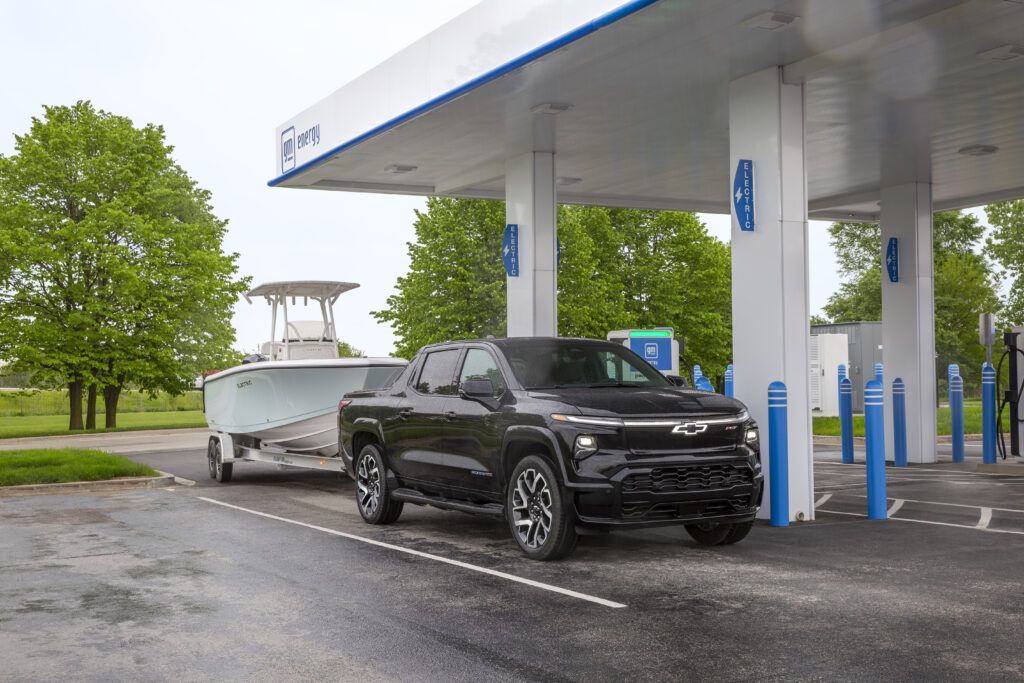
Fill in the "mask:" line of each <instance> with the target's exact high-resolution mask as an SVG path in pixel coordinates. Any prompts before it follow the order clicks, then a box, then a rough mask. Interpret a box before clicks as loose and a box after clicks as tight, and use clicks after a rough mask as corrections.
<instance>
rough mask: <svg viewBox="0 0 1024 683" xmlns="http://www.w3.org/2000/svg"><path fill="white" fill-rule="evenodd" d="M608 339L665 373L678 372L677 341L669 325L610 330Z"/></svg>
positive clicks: (673, 373)
mask: <svg viewBox="0 0 1024 683" xmlns="http://www.w3.org/2000/svg"><path fill="white" fill-rule="evenodd" d="M607 339H608V341H611V342H616V343H618V344H622V345H623V346H627V347H629V349H630V350H632V351H633V352H634V353H635V354H637V355H638V356H640V357H641V358H643V359H644V360H645V361H647V362H648V363H650V364H651V365H653V366H654V367H655V368H656V369H657V370H660V371H661V372H662V373H663V374H666V375H678V374H679V341H678V340H677V339H676V337H675V330H673V329H672V328H671V327H656V328H655V329H653V330H612V331H611V332H609V333H608V337H607Z"/></svg>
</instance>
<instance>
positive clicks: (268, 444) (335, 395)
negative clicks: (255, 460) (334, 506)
mask: <svg viewBox="0 0 1024 683" xmlns="http://www.w3.org/2000/svg"><path fill="white" fill-rule="evenodd" d="M404 365H405V361H403V360H399V359H395V358H372V359H371V358H340V359H326V360H316V361H309V360H307V361H269V362H263V363H251V364H249V365H242V366H239V367H237V368H231V369H230V370H225V371H224V372H220V373H217V374H216V375H211V376H209V377H207V378H206V381H205V382H204V383H203V410H204V413H205V414H206V421H207V423H208V424H209V425H210V429H213V430H214V431H218V432H224V433H226V434H231V435H245V436H249V437H252V438H256V439H259V440H260V442H261V446H260V447H261V448H265V449H280V450H282V451H287V452H293V453H305V454H309V455H322V456H326V457H334V456H336V455H337V454H338V427H337V411H338V401H340V400H341V397H342V396H344V395H345V394H347V393H349V392H351V391H359V390H360V389H365V388H368V387H376V386H380V384H381V380H382V379H383V377H384V376H385V375H388V374H390V373H391V372H395V371H399V370H401V368H402V366H404Z"/></svg>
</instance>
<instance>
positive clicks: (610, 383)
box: [590, 379, 643, 389]
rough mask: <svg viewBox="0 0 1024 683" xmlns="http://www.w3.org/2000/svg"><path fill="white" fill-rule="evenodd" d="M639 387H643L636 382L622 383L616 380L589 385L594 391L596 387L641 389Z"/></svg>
mask: <svg viewBox="0 0 1024 683" xmlns="http://www.w3.org/2000/svg"><path fill="white" fill-rule="evenodd" d="M641 386H643V385H642V384H637V383H636V382H622V381H619V380H617V379H606V380H601V381H600V382H596V383H594V384H591V385H590V387H591V388H593V389H596V388H598V387H641Z"/></svg>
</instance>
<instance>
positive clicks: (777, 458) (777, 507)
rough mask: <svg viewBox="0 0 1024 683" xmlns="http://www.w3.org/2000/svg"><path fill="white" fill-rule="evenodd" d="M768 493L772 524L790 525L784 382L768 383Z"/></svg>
mask: <svg viewBox="0 0 1024 683" xmlns="http://www.w3.org/2000/svg"><path fill="white" fill-rule="evenodd" d="M768 492H769V495H770V497H771V521H770V523H771V525H772V526H789V430H788V428H787V426H786V385H785V384H783V383H782V382H772V383H771V384H769V385H768Z"/></svg>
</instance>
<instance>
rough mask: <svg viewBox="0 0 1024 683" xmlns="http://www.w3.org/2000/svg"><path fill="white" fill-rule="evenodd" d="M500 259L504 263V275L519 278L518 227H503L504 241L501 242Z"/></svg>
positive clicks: (513, 224) (510, 224) (511, 224)
mask: <svg viewBox="0 0 1024 683" xmlns="http://www.w3.org/2000/svg"><path fill="white" fill-rule="evenodd" d="M501 258H502V260H503V261H504V262H505V273H507V274H508V276H509V277H519V226H518V225H517V224H515V223H509V224H508V225H506V226H505V239H503V240H502V241H501Z"/></svg>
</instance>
